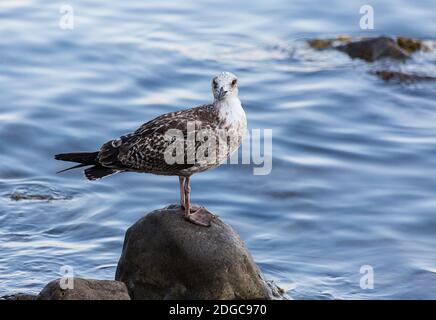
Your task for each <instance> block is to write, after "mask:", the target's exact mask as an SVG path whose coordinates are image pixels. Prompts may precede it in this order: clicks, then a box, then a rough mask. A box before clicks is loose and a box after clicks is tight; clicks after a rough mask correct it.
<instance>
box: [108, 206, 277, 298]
mask: <svg viewBox="0 0 436 320" xmlns="http://www.w3.org/2000/svg"><path fill="white" fill-rule="evenodd" d="M115 279H116V280H118V281H123V282H124V283H125V284H126V286H127V289H128V291H129V293H130V297H131V298H132V299H158V300H159V299H272V298H275V297H276V298H279V297H278V295H279V292H280V290H275V291H274V290H272V289H271V288H270V287H269V286H268V284H267V283H266V282H265V281H264V279H263V276H262V275H261V273H260V270H259V269H258V267H257V266H256V264H255V263H254V262H253V259H252V257H251V255H250V253H249V252H248V251H247V249H246V248H245V245H244V243H243V242H242V240H241V239H240V238H239V236H238V235H237V234H236V232H235V231H234V230H233V229H232V228H231V227H230V226H228V225H227V224H225V223H224V222H222V221H221V220H220V219H219V218H217V217H214V218H213V220H212V226H211V227H210V228H205V227H201V226H198V225H194V224H192V223H190V222H187V221H185V220H184V218H183V211H182V210H181V208H180V206H176V205H173V206H169V207H167V208H164V209H161V210H155V211H153V212H151V213H149V214H147V215H146V216H145V217H143V218H142V219H140V220H139V221H137V222H136V223H135V224H134V225H133V226H131V227H130V228H129V229H128V230H127V232H126V236H125V241H124V246H123V251H122V254H121V258H120V260H119V262H118V267H117V272H116V276H115ZM274 292H275V294H274Z"/></svg>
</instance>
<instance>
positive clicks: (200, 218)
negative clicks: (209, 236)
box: [184, 177, 213, 227]
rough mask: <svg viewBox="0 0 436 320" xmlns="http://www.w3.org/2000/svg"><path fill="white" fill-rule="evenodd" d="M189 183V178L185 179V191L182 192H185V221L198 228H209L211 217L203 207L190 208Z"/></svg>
mask: <svg viewBox="0 0 436 320" xmlns="http://www.w3.org/2000/svg"><path fill="white" fill-rule="evenodd" d="M189 181H190V177H186V178H185V190H184V191H185V219H186V220H188V221H190V222H192V223H194V224H198V225H199V226H203V227H209V226H210V222H211V220H212V218H213V215H212V214H211V213H210V212H209V211H207V210H206V209H205V208H203V207H198V208H197V206H195V209H194V208H191V200H190V193H191V186H190V185H189ZM193 209H194V210H193Z"/></svg>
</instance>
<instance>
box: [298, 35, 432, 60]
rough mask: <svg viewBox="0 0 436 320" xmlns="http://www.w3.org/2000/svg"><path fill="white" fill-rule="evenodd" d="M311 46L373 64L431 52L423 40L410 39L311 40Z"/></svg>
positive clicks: (339, 38)
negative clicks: (388, 59)
mask: <svg viewBox="0 0 436 320" xmlns="http://www.w3.org/2000/svg"><path fill="white" fill-rule="evenodd" d="M307 43H308V44H309V46H310V47H311V48H313V49H316V50H325V49H336V50H339V51H342V52H344V53H346V54H348V55H349V56H350V57H351V58H353V59H354V58H357V59H363V60H365V61H368V62H373V61H376V60H379V59H383V58H391V59H396V60H406V59H408V58H410V54H412V53H414V52H416V51H429V50H430V48H428V47H427V46H426V45H425V44H424V43H423V41H422V40H419V39H413V38H408V37H397V38H390V37H383V36H382V37H375V38H361V39H355V40H353V39H352V38H351V37H349V36H338V37H336V38H327V39H309V40H307Z"/></svg>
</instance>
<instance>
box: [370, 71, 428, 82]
mask: <svg viewBox="0 0 436 320" xmlns="http://www.w3.org/2000/svg"><path fill="white" fill-rule="evenodd" d="M371 73H373V74H375V75H376V76H377V77H379V78H380V79H382V80H384V81H393V82H397V83H406V84H410V83H414V82H419V81H435V80H436V78H435V77H430V76H424V75H419V74H413V73H404V72H400V71H391V70H376V71H374V72H371Z"/></svg>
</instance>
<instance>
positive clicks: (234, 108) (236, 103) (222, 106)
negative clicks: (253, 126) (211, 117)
mask: <svg viewBox="0 0 436 320" xmlns="http://www.w3.org/2000/svg"><path fill="white" fill-rule="evenodd" d="M213 104H214V106H215V108H217V109H218V114H219V117H220V118H221V119H222V120H223V121H225V122H234V121H246V120H245V119H246V118H245V112H244V109H243V108H242V105H241V100H239V98H238V97H237V96H230V97H227V98H225V99H223V100H215V101H214V103H213Z"/></svg>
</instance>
